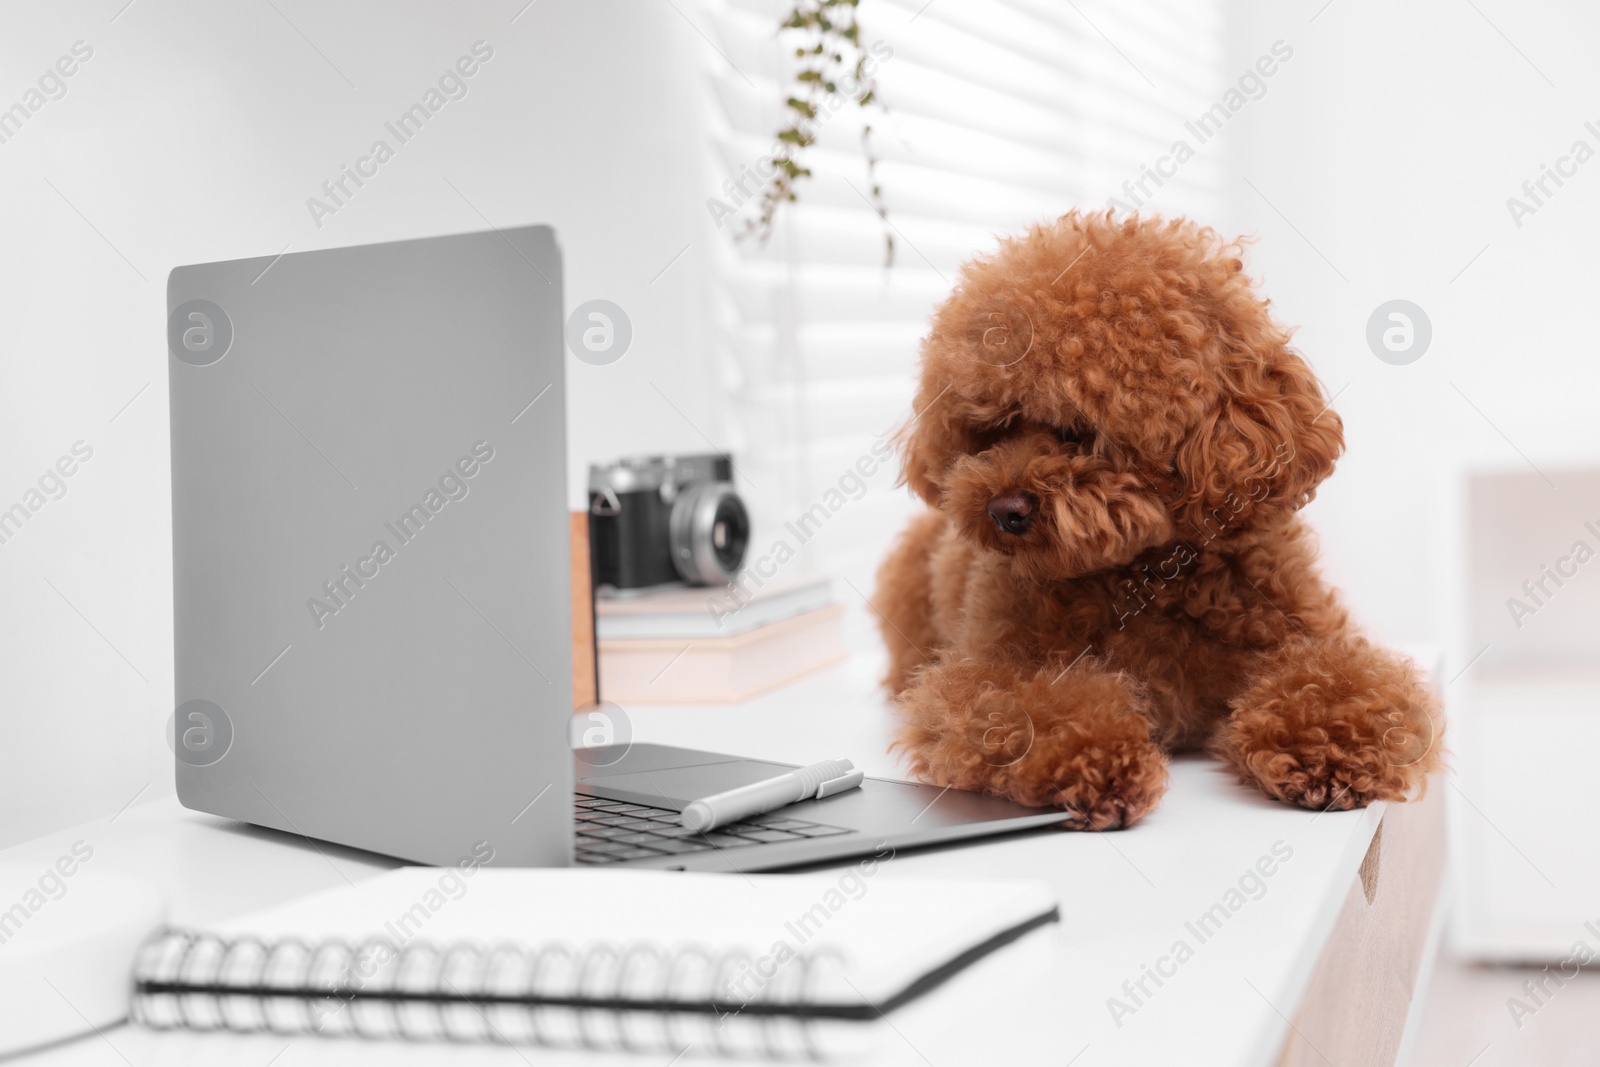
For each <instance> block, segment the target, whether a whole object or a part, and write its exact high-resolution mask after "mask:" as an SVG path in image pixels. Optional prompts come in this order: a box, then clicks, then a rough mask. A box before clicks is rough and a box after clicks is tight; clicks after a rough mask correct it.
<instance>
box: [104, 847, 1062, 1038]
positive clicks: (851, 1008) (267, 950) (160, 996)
mask: <svg viewBox="0 0 1600 1067" xmlns="http://www.w3.org/2000/svg"><path fill="white" fill-rule="evenodd" d="M1058 918H1059V913H1058V910H1057V906H1056V901H1055V898H1054V896H1053V894H1052V893H1051V891H1050V890H1049V888H1048V887H1047V886H1045V885H1043V884H1042V883H1037V882H1025V881H977V880H974V881H964V880H963V881H944V880H940V881H931V880H914V879H901V878H889V877H885V876H884V875H883V874H882V871H881V864H880V863H877V862H875V861H874V860H867V861H864V862H862V863H860V864H858V865H857V866H855V867H851V868H849V869H847V870H845V871H843V872H831V873H826V874H816V875H751V876H749V877H747V878H740V877H733V876H728V875H721V874H704V875H701V874H692V873H691V874H685V873H680V872H665V871H623V870H616V871H586V870H497V869H492V868H488V869H483V868H480V869H474V870H467V871H461V870H457V869H454V868H433V867H405V868H401V869H399V870H395V871H391V872H389V873H387V874H383V875H379V876H377V877H375V878H373V879H371V880H369V881H366V882H363V883H361V884H359V885H355V886H344V887H340V888H338V889H333V890H329V891H327V892H324V893H319V894H316V895H313V896H309V897H305V898H302V899H300V900H296V901H293V902H291V903H289V904H286V905H283V906H281V907H277V908H272V909H269V910H266V911H261V912H257V913H254V914H251V915H246V916H243V917H240V918H238V919H234V920H230V921H227V922H221V923H217V924H216V925H214V926H212V927H210V928H208V929H205V930H194V929H181V928H167V929H163V930H161V931H159V932H158V933H157V934H156V935H154V936H153V937H152V938H151V939H150V940H149V941H148V942H147V943H146V944H145V945H144V947H143V948H142V949H141V950H140V953H139V956H138V959H137V961H136V963H135V966H134V975H133V978H134V1002H133V1011H132V1015H133V1018H134V1020H135V1021H137V1022H140V1023H142V1024H145V1025H147V1026H152V1027H158V1028H170V1027H183V1028H190V1029H199V1030H217V1029H225V1030H240V1031H256V1030H269V1031H275V1032H279V1033H315V1034H322V1035H329V1036H338V1035H354V1036H364V1037H377V1038H396V1037H398V1038H405V1039H414V1040H451V1041H464V1040H466V1041H485V1042H499V1043H511V1044H543V1045H555V1046H587V1047H604V1048H623V1049H634V1050H650V1051H658V1050H659V1051H664V1052H667V1053H669V1054H673V1055H676V1054H679V1053H682V1052H683V1051H684V1050H686V1049H687V1050H692V1051H695V1052H699V1053H723V1054H730V1055H769V1056H778V1057H795V1056H811V1057H819V1056H829V1055H836V1054H855V1053H858V1052H860V1051H861V1050H863V1049H866V1048H871V1047H872V1046H873V1045H874V1044H875V1043H876V1042H877V1041H878V1040H879V1039H880V1038H881V1036H882V1035H881V1033H879V1032H878V1031H879V1030H880V1029H881V1027H882V1026H884V1025H886V1024H885V1023H883V1022H881V1020H883V1019H884V1018H885V1017H886V1016H887V1017H890V1018H891V1019H892V1017H893V1015H894V1013H895V1012H896V1011H897V1010H898V1009H902V1008H904V1007H905V1006H907V1005H909V1004H911V1003H912V1002H915V1001H919V1000H921V999H922V998H924V997H925V996H927V995H928V994H929V993H931V992H932V991H933V990H935V989H937V988H938V987H939V986H941V985H943V984H944V983H945V982H947V981H949V980H950V979H952V978H953V977H955V976H957V975H958V974H959V973H960V972H962V971H964V970H965V969H966V968H968V967H969V966H970V965H973V964H975V963H977V962H978V961H979V960H983V959H985V958H986V957H988V956H991V955H993V954H995V953H998V952H1001V951H1004V950H1005V949H1006V946H1008V945H1010V944H1011V943H1012V942H1014V941H1017V940H1019V939H1021V938H1023V937H1024V936H1025V935H1027V934H1028V933H1029V932H1031V931H1033V930H1036V929H1038V928H1039V927H1041V926H1044V925H1046V924H1049V923H1053V922H1055V921H1057V919H1058ZM1012 951H1015V950H1012ZM1019 980H1020V979H1019Z"/></svg>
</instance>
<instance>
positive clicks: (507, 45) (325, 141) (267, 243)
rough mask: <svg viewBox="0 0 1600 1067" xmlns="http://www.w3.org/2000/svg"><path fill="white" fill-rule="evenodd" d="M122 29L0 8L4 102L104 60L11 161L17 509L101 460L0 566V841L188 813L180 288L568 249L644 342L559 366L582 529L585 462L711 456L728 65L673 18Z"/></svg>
mask: <svg viewBox="0 0 1600 1067" xmlns="http://www.w3.org/2000/svg"><path fill="white" fill-rule="evenodd" d="M123 3H124V0H106V2H96V3H82V4H52V5H29V6H25V7H23V6H16V5H10V6H8V7H7V9H6V10H5V11H4V13H0V107H7V106H9V105H10V104H12V103H13V102H16V101H19V100H22V99H23V94H24V92H25V91H26V90H27V89H28V88H29V87H30V86H33V85H34V84H35V83H36V79H38V77H39V76H40V75H41V74H43V73H44V72H45V71H46V70H47V68H50V67H51V66H52V65H53V64H54V63H55V62H56V60H57V58H58V57H60V56H63V55H67V54H68V53H69V52H70V50H71V48H72V46H73V44H74V42H76V41H80V40H81V41H84V42H86V44H87V46H88V47H90V48H92V49H93V55H92V57H91V58H90V59H88V60H87V61H86V62H84V63H83V64H82V65H81V67H80V68H79V69H78V70H77V71H76V73H75V74H74V75H73V76H72V77H71V78H70V79H68V80H66V81H65V84H66V87H67V91H66V94H65V96H62V97H61V98H60V99H55V100H50V101H49V102H47V103H45V104H44V105H43V106H42V107H40V108H39V110H38V112H37V113H36V114H34V115H32V117H30V118H29V119H28V120H27V121H26V123H25V124H24V125H23V127H22V129H21V130H20V132H18V133H16V134H15V136H13V137H11V138H10V139H9V140H8V141H7V142H6V143H3V144H0V197H3V200H4V203H5V205H6V227H5V234H4V245H3V248H0V291H3V292H4V293H5V312H4V314H3V315H0V367H3V370H0V375H3V379H0V381H3V388H0V507H9V506H10V505H11V504H13V503H15V502H18V501H20V500H22V499H23V497H24V494H25V492H26V491H27V490H28V489H29V488H30V487H31V486H34V485H35V484H36V483H37V480H38V479H39V478H40V476H41V475H42V474H44V473H45V471H46V469H47V468H48V467H50V466H51V465H52V464H53V463H54V462H55V461H56V460H57V458H58V457H60V456H62V455H64V454H67V453H68V452H69V450H70V449H71V447H72V445H73V444H74V442H77V441H79V440H82V441H83V442H85V444H86V445H87V446H88V447H90V448H92V449H93V457H92V458H91V459H90V460H89V461H88V462H86V463H84V464H83V465H82V466H81V468H80V469H78V470H77V471H76V473H75V474H74V475H73V476H72V477H71V479H70V480H69V481H67V482H66V485H67V487H68V491H67V493H66V495H65V496H64V497H63V498H61V499H60V500H54V501H51V502H49V503H48V504H45V505H44V506H43V507H41V508H40V509H39V511H38V513H37V514H35V515H33V516H32V517H31V518H30V519H29V520H28V522H27V523H26V525H25V526H24V528H23V529H22V530H21V532H20V533H18V534H17V535H16V536H14V537H12V538H11V539H10V540H9V541H8V542H7V543H4V544H0V602H3V603H4V605H5V608H6V621H5V624H4V626H3V629H0V635H3V644H0V679H3V692H4V697H3V705H0V706H3V709H4V710H3V714H4V716H5V720H6V733H5V744H4V746H3V748H0V845H4V844H9V843H11V842H13V841H16V840H20V839H24V838H27V837H31V836H34V835H37V834H40V833H43V832H46V831H48V830H50V829H52V828H56V827H59V826H64V825H69V824H71V823H74V822H78V821H81V820H83V819H86V818H90V817H94V816H102V815H103V816H106V817H110V816H111V815H113V814H114V813H115V812H117V810H118V809H119V808H120V807H122V805H124V804H125V803H127V802H128V801H129V800H130V799H132V798H133V797H135V796H136V795H141V791H142V796H144V797H149V796H151V795H154V794H155V793H157V792H159V791H163V790H170V789H171V777H172V772H171V756H170V754H169V752H168V750H167V747H166V744H165V741H164V739H163V735H164V730H165V724H166V720H167V718H168V716H169V714H170V713H171V710H172V706H173V681H172V611H171V603H172V600H171V597H172V593H171V578H172V569H171V559H170V552H171V547H170V546H171V540H170V537H171V529H170V518H169V516H170V495H169V491H168V451H167V396H166V363H167V358H168V357H167V354H166V352H165V343H164V320H165V282H166V275H167V272H168V271H169V270H170V269H171V268H172V267H173V266H175V265H178V264H183V263H195V262H203V261H207V260H216V259H229V258H237V257H243V256H254V255H263V254H275V253H277V252H279V251H280V250H282V249H283V248H284V247H285V246H288V247H289V248H290V249H291V250H303V249H311V248H321V247H329V246H338V245H348V244H360V243H365V242H371V241H383V240H392V239H397V238H404V237H413V236H421V235H426V234H435V233H445V232H458V231H466V230H478V229H484V228H486V223H485V217H487V219H488V220H490V222H492V223H493V224H494V225H497V226H501V227H504V226H510V225H516V224H526V223H551V224H553V225H554V226H555V228H556V230H557V234H558V236H559V239H560V241H561V243H562V247H563V250H564V253H565V263H566V297H567V305H568V307H569V308H571V307H575V306H576V305H577V304H579V303H581V302H583V301H585V300H588V299H592V298H596V297H603V298H606V299H610V300H612V301H614V302H616V303H617V304H619V305H621V306H622V307H623V308H624V309H625V310H626V312H627V313H628V314H629V316H630V318H631V319H632V323H633V329H634V339H633V343H632V347H631V349H630V351H629V352H628V353H627V354H626V355H625V356H624V357H623V359H622V360H621V361H619V362H617V363H614V364H611V365H609V366H605V367H595V366H590V365H587V364H583V363H579V362H578V361H577V360H575V359H571V358H570V357H569V361H568V375H569V377H568V406H569V414H568V421H569V425H571V426H572V428H573V429H572V456H571V469H572V474H573V478H572V481H573V485H572V488H571V491H570V492H569V497H570V498H571V500H572V501H573V503H574V504H575V505H576V504H577V503H579V502H581V499H582V481H581V478H582V473H583V470H584V468H585V465H586V464H587V462H588V461H590V460H592V459H604V458H609V457H610V456H612V455H614V454H617V453H621V452H629V451H661V450H679V451H684V450H695V449H704V448H705V440H704V438H702V437H701V434H700V432H699V430H697V429H696V427H697V426H698V427H699V428H700V429H703V430H704V432H705V433H707V434H709V435H712V436H713V437H715V436H717V435H718V434H719V432H720V429H719V426H720V423H719V419H718V405H716V404H715V403H714V402H713V401H712V399H711V389H710V387H709V382H708V381H707V376H706V372H705V370H704V366H705V364H704V361H703V360H702V359H701V358H700V357H699V352H700V350H701V348H702V347H703V342H702V337H703V333H704V299H703V295H702V294H703V288H702V286H701V284H700V282H698V281H697V280H696V279H697V278H699V277H701V275H702V272H703V269H704V268H703V261H704V257H705V256H706V255H707V254H708V243H707V240H706V237H705V231H706V229H707V223H706V221H705V220H706V213H705V209H704V206H703V204H704V200H705V198H706V197H707V196H709V195H711V190H710V189H707V188H705V187H704V182H703V180H702V178H701V177H700V162H699V160H700V154H699V152H697V151H691V150H687V149H688V147H689V146H692V145H694V144H696V143H697V140H696V139H697V136H698V134H697V132H696V131H697V123H698V116H699V114H700V101H701V98H700V95H699V94H700V92H701V86H700V84H699V81H698V75H697V71H698V70H699V66H698V64H699V63H700V62H703V61H704V59H705V57H704V56H703V55H702V54H701V53H702V51H703V50H705V49H706V48H707V45H706V44H705V41H704V40H703V39H702V38H701V37H700V36H699V35H698V34H697V33H696V32H695V30H694V29H693V28H691V27H690V26H689V25H688V24H687V23H686V22H685V21H684V19H683V18H682V17H681V16H680V15H679V14H678V13H677V12H676V11H675V10H674V9H673V7H672V6H671V5H666V4H641V3H627V2H622V0H540V2H539V3H537V4H534V5H531V6H529V7H528V8H527V9H526V11H525V12H524V13H523V14H521V15H520V17H518V12H519V10H520V9H522V8H523V7H524V0H508V2H506V3H487V2H485V3H475V4H451V5H448V7H446V5H438V4H428V3H421V2H409V3H403V4H395V3H380V2H377V0H366V2H361V3H347V4H340V5H337V6H329V5H322V4H315V3H310V2H307V0H274V4H275V5H276V10H275V8H274V6H273V4H256V3H252V4H226V5H224V4H208V3H202V2H198V0H138V2H137V3H135V4H133V5H132V6H131V7H129V8H127V9H126V10H124V11H122V12H121V13H120V14H118V10H119V8H121V7H122V6H123ZM279 12H281V13H282V14H281V15H280V14H279ZM284 16H287V20H286V18H285V17H284ZM514 17H515V18H516V21H515V22H513V21H512V20H513V18H514ZM113 18H114V21H113ZM290 21H292V22H293V25H292V26H291V25H290ZM302 34H303V35H304V36H302ZM308 39H309V40H308ZM478 40H483V41H485V42H487V43H488V44H489V45H490V46H491V47H492V48H493V49H494V56H493V58H492V60H490V61H489V62H487V63H486V64H484V65H483V66H482V68H481V70H480V71H479V72H478V73H477V74H476V75H474V77H473V78H472V79H471V80H470V81H469V82H468V83H467V85H468V92H467V95H466V96H465V97H464V98H462V99H459V100H455V101H452V102H450V103H448V104H447V105H446V106H445V107H444V108H443V109H441V110H440V112H439V113H438V114H437V115H436V116H435V117H434V118H433V119H432V120H431V121H430V122H429V124H428V125H427V127H426V128H425V129H424V130H423V131H422V132H421V133H420V134H418V135H417V137H416V139H415V140H414V141H412V142H410V143H408V144H406V145H404V146H402V147H400V148H399V149H398V151H397V153H396V155H395V158H394V159H393V160H392V161H390V162H388V163H386V164H385V165H384V166H382V167H381V168H380V170H379V173H378V174H377V176H375V177H374V178H372V179H371V180H370V181H368V183H367V184H366V185H365V186H364V187H362V188H361V189H360V190H359V191H358V192H357V194H356V195H355V196H353V197H351V198H350V199H349V201H348V203H347V204H346V205H345V206H344V207H343V208H342V209H341V210H339V211H338V212H337V214H335V215H334V216H332V217H327V218H324V219H323V220H322V226H321V227H320V229H319V228H318V227H316V226H315V225H314V224H313V219H312V216H311V213H310V212H309V211H308V209H307V207H306V200H307V198H308V197H310V196H313V195H316V194H317V193H318V190H319V187H320V186H321V184H322V182H323V181H324V180H325V179H328V178H332V177H335V176H337V173H338V170H339V168H340V166H341V165H342V164H347V163H351V162H353V161H354V160H355V159H356V157H357V156H358V155H360V154H364V153H365V152H366V151H367V150H368V148H369V146H370V145H371V143H372V142H373V140H374V139H375V138H377V137H380V136H384V131H383V128H382V127H383V123H384V122H385V121H386V120H388V119H391V118H393V117H395V116H396V115H398V114H399V113H400V112H401V111H403V110H404V109H405V108H406V107H408V106H409V105H410V104H412V103H413V102H415V101H417V100H418V99H419V98H420V97H421V96H422V94H423V93H424V92H425V91H426V90H427V89H428V88H429V87H430V86H432V85H434V84H435V82H436V80H437V79H438V77H439V75H440V74H441V73H442V72H444V71H445V69H446V68H447V67H448V66H449V65H450V64H451V63H452V62H453V61H454V60H455V59H456V58H457V57H458V56H460V55H462V54H464V53H466V52H468V51H469V49H470V48H471V46H472V44H473V43H474V42H475V41H478ZM319 52H320V54H319ZM711 58H712V59H715V57H714V55H713V56H712V57H711ZM351 83H353V85H354V88H352V84H351ZM449 183H453V184H454V186H455V187H456V189H459V190H460V194H458V193H457V192H456V191H455V190H453V189H452V188H451V184H449ZM52 185H53V186H54V189H52ZM57 190H59V192H58V191H57ZM480 213H481V214H480ZM685 246H689V247H688V251H687V252H685V253H684V254H683V256H682V257H681V258H680V259H679V260H678V261H677V262H676V263H675V264H674V265H673V266H672V267H671V268H670V269H668V270H667V271H666V272H665V273H664V274H661V275H660V277H659V278H657V277H656V276H657V274H658V273H659V272H661V271H662V269H663V268H665V267H667V265H668V263H669V262H670V261H672V259H673V257H674V256H676V255H677V254H678V253H679V252H680V250H682V249H684V247H685ZM657 387H659V389H660V391H661V392H660V393H658V392H657ZM661 393H665V394H666V396H667V397H669V398H671V402H672V404H675V405H677V407H678V408H680V409H681V410H682V412H683V414H682V415H680V414H678V413H677V412H675V411H674V410H673V409H672V407H671V406H670V405H669V404H668V403H667V402H666V401H664V400H663V399H662V396H661ZM135 397H137V399H135V400H133V403H132V404H131V406H126V408H125V405H128V404H129V401H130V399H132V398H135ZM113 420H114V421H113Z"/></svg>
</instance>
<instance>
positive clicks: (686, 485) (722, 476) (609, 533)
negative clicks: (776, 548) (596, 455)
mask: <svg viewBox="0 0 1600 1067" xmlns="http://www.w3.org/2000/svg"><path fill="white" fill-rule="evenodd" d="M749 543H750V515H749V513H748V512H747V511H745V506H744V501H743V500H740V499H739V494H738V493H736V492H734V491H733V461H732V460H731V459H729V458H728V457H727V456H720V455H705V456H676V457H674V456H642V457H636V458H632V459H623V460H619V461H618V462H616V463H613V464H611V465H609V466H600V465H598V464H596V465H593V466H591V467H590V468H589V551H590V553H591V559H592V560H593V565H594V579H595V584H596V585H597V586H600V585H609V586H612V587H614V588H617V589H639V588H643V587H644V586H650V585H661V584H662V583H664V582H676V581H683V582H687V583H689V584H690V585H723V584H726V583H728V582H731V581H733V579H734V578H735V577H737V576H738V574H739V568H740V567H741V566H742V565H743V564H744V553H745V548H746V547H747V546H748V545H749Z"/></svg>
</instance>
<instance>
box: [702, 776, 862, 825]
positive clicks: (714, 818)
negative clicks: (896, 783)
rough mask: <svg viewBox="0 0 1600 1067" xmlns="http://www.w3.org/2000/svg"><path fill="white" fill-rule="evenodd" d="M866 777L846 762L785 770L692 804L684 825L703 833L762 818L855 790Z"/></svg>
mask: <svg viewBox="0 0 1600 1067" xmlns="http://www.w3.org/2000/svg"><path fill="white" fill-rule="evenodd" d="M865 777H866V776H865V775H864V774H862V773H861V772H860V771H858V770H856V769H855V765H854V764H852V763H851V762H850V761H849V760H847V759H829V760H823V761H822V762H821V763H813V764H812V765H811V766H809V767H797V768H795V769H794V770H792V771H785V772H784V773H783V774H780V775H778V776H777V777H776V778H768V779H767V780H766V781H763V782H753V783H751V784H750V785H742V786H740V787H739V788H737V789H729V790H728V791H727V792H725V793H713V794H712V795H711V796H708V797H701V798H700V799H699V800H696V801H692V802H691V803H690V804H689V806H688V807H686V808H684V809H683V825H684V826H686V827H688V828H689V829H691V830H698V831H700V832H701V833H704V832H705V831H707V830H715V829H716V828H717V827H719V826H726V825H728V824H729V823H731V822H738V821H739V820H740V819H748V818H750V816H752V815H765V814H766V813H767V812H769V811H776V810H777V809H779V808H783V807H787V806H789V805H790V804H798V803H799V802H800V801H802V800H811V799H813V798H815V799H819V800H820V799H821V798H822V797H827V796H832V795H833V794H835V793H842V792H844V791H845V790H846V789H854V788H856V787H857V786H859V785H860V784H861V781H862V779H863V778H865Z"/></svg>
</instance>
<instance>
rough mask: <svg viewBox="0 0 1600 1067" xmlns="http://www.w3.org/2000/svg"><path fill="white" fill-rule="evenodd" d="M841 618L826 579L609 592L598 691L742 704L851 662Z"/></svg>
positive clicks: (601, 605) (600, 617)
mask: <svg viewBox="0 0 1600 1067" xmlns="http://www.w3.org/2000/svg"><path fill="white" fill-rule="evenodd" d="M843 616H844V608H843V607H842V606H840V605H839V604H837V603H835V602H834V599H833V588H832V583H830V582H829V581H828V580H827V579H826V578H802V579H793V580H789V581H784V582H776V581H774V582H767V583H764V584H761V585H757V584H755V582H754V581H751V580H744V581H741V582H740V583H738V584H735V585H730V586H726V587H717V588H709V587H690V586H667V587H660V588H655V589H647V590H639V591H629V592H617V591H613V590H610V589H605V590H601V592H600V593H599V595H598V596H596V598H595V637H596V639H597V643H598V646H599V661H600V697H601V699H603V700H609V701H614V702H616V703H621V704H627V703H668V704H688V703H693V704H700V703H728V702H732V701H736V700H743V699H745V698H746V697H749V696H751V695H753V694H755V693H759V692H762V691H763V690H766V689H771V688H773V687H775V686H779V685H782V684H784V683H785V682H788V681H791V680H793V679H795V678H798V677H800V676H801V675H803V674H807V673H809V672H811V671H814V670H817V669H818V668H820V667H824V666H826V665H828V664H830V663H834V662H836V661H838V660H840V659H843V658H844V655H845V649H844V636H843V629H842V624H841V623H842V618H843Z"/></svg>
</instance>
